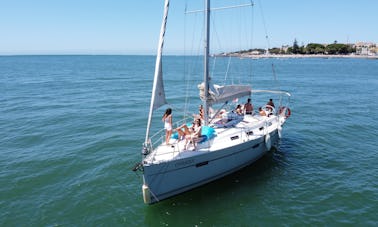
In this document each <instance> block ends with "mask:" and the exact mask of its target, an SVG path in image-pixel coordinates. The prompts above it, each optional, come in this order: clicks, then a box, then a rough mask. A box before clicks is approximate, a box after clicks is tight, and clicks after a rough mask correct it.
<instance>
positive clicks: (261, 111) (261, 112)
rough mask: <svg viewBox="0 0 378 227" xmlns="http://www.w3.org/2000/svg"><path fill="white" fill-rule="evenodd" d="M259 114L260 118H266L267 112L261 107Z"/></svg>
mask: <svg viewBox="0 0 378 227" xmlns="http://www.w3.org/2000/svg"><path fill="white" fill-rule="evenodd" d="M259 114H260V116H266V113H265V111H264V110H263V109H262V108H261V107H259Z"/></svg>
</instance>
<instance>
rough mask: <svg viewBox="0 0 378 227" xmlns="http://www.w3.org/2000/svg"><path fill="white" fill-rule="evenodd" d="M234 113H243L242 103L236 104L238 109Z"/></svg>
mask: <svg viewBox="0 0 378 227" xmlns="http://www.w3.org/2000/svg"><path fill="white" fill-rule="evenodd" d="M234 113H236V114H237V115H243V109H242V106H241V105H240V104H238V105H237V106H236V109H235V110H234Z"/></svg>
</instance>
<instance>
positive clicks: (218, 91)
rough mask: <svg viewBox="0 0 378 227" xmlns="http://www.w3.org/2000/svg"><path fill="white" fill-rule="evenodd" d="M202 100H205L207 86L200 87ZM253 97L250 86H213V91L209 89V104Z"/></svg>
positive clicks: (201, 85) (200, 85) (202, 84)
mask: <svg viewBox="0 0 378 227" xmlns="http://www.w3.org/2000/svg"><path fill="white" fill-rule="evenodd" d="M198 89H199V90H200V98H201V100H205V85H204V83H201V84H199V85H198ZM249 95H251V87H250V86H249V85H225V86H220V85H216V84H214V85H213V89H209V96H208V100H207V101H208V103H209V104H216V103H224V102H226V101H230V100H233V99H236V98H240V97H244V96H249Z"/></svg>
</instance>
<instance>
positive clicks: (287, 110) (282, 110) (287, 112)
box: [279, 106, 291, 118]
mask: <svg viewBox="0 0 378 227" xmlns="http://www.w3.org/2000/svg"><path fill="white" fill-rule="evenodd" d="M282 113H284V114H285V118H289V117H290V115H291V110H290V108H289V107H286V106H281V107H280V110H279V114H280V115H281V114H282Z"/></svg>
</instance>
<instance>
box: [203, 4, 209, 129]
mask: <svg viewBox="0 0 378 227" xmlns="http://www.w3.org/2000/svg"><path fill="white" fill-rule="evenodd" d="M204 49H205V53H204V78H203V80H204V84H205V101H204V112H205V113H204V118H205V119H204V121H205V125H207V124H208V121H209V102H208V98H209V49H210V0H205V40H204Z"/></svg>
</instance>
